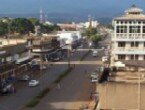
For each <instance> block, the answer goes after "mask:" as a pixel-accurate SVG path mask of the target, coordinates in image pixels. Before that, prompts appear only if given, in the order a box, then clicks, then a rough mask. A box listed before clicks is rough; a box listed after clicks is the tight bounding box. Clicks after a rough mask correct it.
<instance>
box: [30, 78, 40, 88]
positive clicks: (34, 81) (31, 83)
mask: <svg viewBox="0 0 145 110" xmlns="http://www.w3.org/2000/svg"><path fill="white" fill-rule="evenodd" d="M37 85H39V81H37V80H30V82H29V86H30V87H35V86H37Z"/></svg>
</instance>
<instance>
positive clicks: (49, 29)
mask: <svg viewBox="0 0 145 110" xmlns="http://www.w3.org/2000/svg"><path fill="white" fill-rule="evenodd" d="M40 27H41V32H42V33H51V32H53V31H58V30H60V27H59V26H58V25H45V24H41V25H40Z"/></svg>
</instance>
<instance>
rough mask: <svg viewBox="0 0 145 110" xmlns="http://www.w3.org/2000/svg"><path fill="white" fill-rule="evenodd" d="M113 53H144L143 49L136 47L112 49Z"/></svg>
mask: <svg viewBox="0 0 145 110" xmlns="http://www.w3.org/2000/svg"><path fill="white" fill-rule="evenodd" d="M112 52H113V53H116V54H145V49H138V48H130V49H128V48H118V49H113V51H112Z"/></svg>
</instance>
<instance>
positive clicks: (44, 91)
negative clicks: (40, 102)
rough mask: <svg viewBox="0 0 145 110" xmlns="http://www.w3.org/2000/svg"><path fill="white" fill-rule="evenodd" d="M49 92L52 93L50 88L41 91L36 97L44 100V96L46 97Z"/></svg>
mask: <svg viewBox="0 0 145 110" xmlns="http://www.w3.org/2000/svg"><path fill="white" fill-rule="evenodd" d="M49 91H50V89H49V88H46V89H44V90H43V91H41V92H40V93H39V94H38V95H37V96H36V98H38V99H42V98H43V97H44V96H46V94H47V93H48V92H49Z"/></svg>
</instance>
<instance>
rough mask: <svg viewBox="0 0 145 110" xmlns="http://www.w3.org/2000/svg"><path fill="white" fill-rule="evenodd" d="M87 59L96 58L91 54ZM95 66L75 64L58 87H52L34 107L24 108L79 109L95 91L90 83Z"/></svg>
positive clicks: (88, 100)
mask: <svg viewBox="0 0 145 110" xmlns="http://www.w3.org/2000/svg"><path fill="white" fill-rule="evenodd" d="M100 57H101V56H100ZM88 59H91V60H96V58H94V57H92V55H89V56H88V57H87V58H86V60H88ZM98 59H99V58H98ZM96 67H97V65H76V67H75V69H74V70H73V71H72V72H71V73H70V74H69V75H68V76H67V77H66V78H65V79H64V80H63V81H62V82H61V83H60V88H58V87H56V88H55V89H53V90H52V91H51V92H50V93H49V94H48V95H47V96H46V97H45V98H44V99H43V100H42V101H41V103H39V104H38V106H36V107H35V108H32V109H24V110H79V108H80V106H81V105H84V104H87V105H88V104H89V102H90V93H91V91H95V87H96V85H95V84H92V83H90V73H91V72H93V71H94V70H95V69H96ZM86 70H87V73H86V72H85V71H86Z"/></svg>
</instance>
